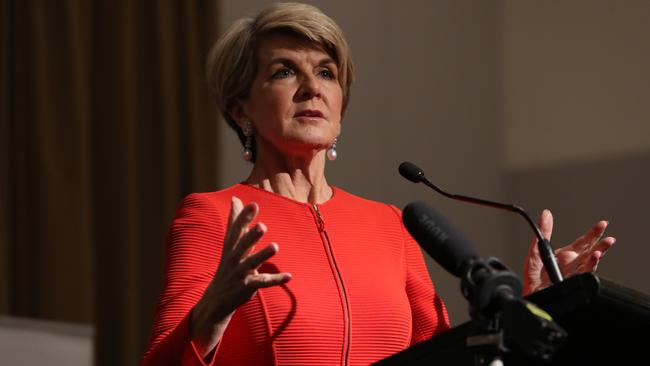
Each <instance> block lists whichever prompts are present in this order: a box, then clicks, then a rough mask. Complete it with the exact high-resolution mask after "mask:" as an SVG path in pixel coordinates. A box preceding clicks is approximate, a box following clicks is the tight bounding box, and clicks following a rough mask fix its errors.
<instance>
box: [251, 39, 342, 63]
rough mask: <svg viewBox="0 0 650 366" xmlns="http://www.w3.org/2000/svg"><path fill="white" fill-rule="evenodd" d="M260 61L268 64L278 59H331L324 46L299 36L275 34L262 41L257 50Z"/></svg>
mask: <svg viewBox="0 0 650 366" xmlns="http://www.w3.org/2000/svg"><path fill="white" fill-rule="evenodd" d="M257 56H258V61H259V62H260V63H261V64H268V63H269V62H272V61H273V60H274V59H277V58H289V59H294V58H298V59H299V58H315V59H318V60H317V61H319V62H320V61H321V60H322V59H323V58H330V57H331V55H329V54H328V53H327V52H326V51H325V49H324V48H323V46H322V45H320V44H318V43H316V42H314V41H311V40H309V39H307V38H305V37H300V36H297V35H291V34H285V33H274V34H269V35H266V36H264V37H263V38H262V39H260V42H259V44H258V49H257Z"/></svg>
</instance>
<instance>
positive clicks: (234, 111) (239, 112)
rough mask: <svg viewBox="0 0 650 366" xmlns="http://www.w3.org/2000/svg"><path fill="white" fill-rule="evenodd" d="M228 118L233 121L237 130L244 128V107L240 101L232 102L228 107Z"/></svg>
mask: <svg viewBox="0 0 650 366" xmlns="http://www.w3.org/2000/svg"><path fill="white" fill-rule="evenodd" d="M230 116H232V118H233V119H234V120H235V122H236V123H237V125H238V126H239V128H242V129H243V128H244V123H245V122H246V120H248V117H246V113H245V112H244V105H243V104H242V102H241V101H240V100H237V101H235V102H233V104H232V106H231V107H230Z"/></svg>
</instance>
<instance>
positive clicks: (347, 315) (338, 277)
mask: <svg viewBox="0 0 650 366" xmlns="http://www.w3.org/2000/svg"><path fill="white" fill-rule="evenodd" d="M312 206H313V207H314V212H315V213H316V219H317V224H318V231H319V232H320V233H322V234H323V237H324V238H325V243H326V244H327V251H328V252H329V256H330V258H331V259H332V263H333V264H334V270H335V271H336V280H337V281H338V284H339V286H340V287H341V292H342V295H343V302H344V304H345V307H344V308H343V312H344V314H343V316H344V323H345V337H344V339H343V342H344V344H343V359H342V364H343V365H344V366H346V365H348V363H349V360H348V358H349V356H350V304H349V302H348V294H347V291H345V285H344V284H343V277H342V276H341V271H340V270H339V266H338V264H336V259H335V258H334V252H333V251H332V243H331V242H330V238H329V236H327V231H325V221H324V220H323V217H322V216H321V214H320V211H319V210H318V205H316V204H313V205H312Z"/></svg>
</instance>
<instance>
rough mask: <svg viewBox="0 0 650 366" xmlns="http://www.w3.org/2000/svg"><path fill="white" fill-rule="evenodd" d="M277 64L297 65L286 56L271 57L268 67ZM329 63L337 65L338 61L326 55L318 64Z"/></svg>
mask: <svg viewBox="0 0 650 366" xmlns="http://www.w3.org/2000/svg"><path fill="white" fill-rule="evenodd" d="M275 64H282V65H287V66H295V65H296V64H295V62H293V60H291V59H289V58H286V57H276V58H274V59H271V61H269V63H268V67H270V66H273V65H275ZM328 64H334V65H336V62H335V61H334V60H333V59H332V58H331V57H325V58H323V59H322V60H320V61H319V62H318V65H317V66H323V65H328Z"/></svg>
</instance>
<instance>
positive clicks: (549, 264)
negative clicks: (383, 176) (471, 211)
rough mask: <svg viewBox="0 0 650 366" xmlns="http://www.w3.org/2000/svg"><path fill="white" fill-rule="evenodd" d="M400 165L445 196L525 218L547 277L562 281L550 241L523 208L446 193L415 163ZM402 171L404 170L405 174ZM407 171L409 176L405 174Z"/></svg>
mask: <svg viewBox="0 0 650 366" xmlns="http://www.w3.org/2000/svg"><path fill="white" fill-rule="evenodd" d="M402 166H405V169H404V171H403V170H402ZM402 166H400V174H402V175H403V176H404V177H405V178H407V179H409V180H410V181H412V182H417V181H420V182H422V183H424V184H426V185H427V186H429V187H430V188H431V189H433V190H434V191H436V192H438V193H440V194H441V195H443V196H445V197H447V198H451V199H454V200H458V201H463V202H468V203H474V204H478V205H481V206H487V207H493V208H498V209H502V210H506V211H510V212H516V213H517V214H519V215H521V216H522V217H523V218H524V219H525V220H526V222H528V225H530V227H531V228H532V229H533V232H534V233H535V236H536V237H537V248H538V249H539V254H540V256H541V258H542V263H544V268H545V269H546V273H548V277H549V278H550V279H551V282H553V283H559V282H562V280H563V278H562V272H561V271H560V267H559V266H558V264H557V260H556V259H555V253H554V252H553V247H552V246H551V243H550V242H549V241H548V240H547V239H546V238H544V237H543V236H542V233H541V231H540V230H539V228H538V227H537V225H535V223H534V222H533V220H532V219H531V218H530V215H528V213H527V212H526V211H525V210H524V209H523V208H521V207H519V206H516V205H512V204H505V203H500V202H494V201H488V200H484V199H481V198H474V197H468V196H463V195H460V194H452V193H447V192H445V191H443V190H442V189H440V188H438V187H437V186H436V185H435V184H433V183H431V181H430V180H429V179H427V177H426V176H425V175H424V172H423V171H422V170H421V169H420V168H418V167H417V166H415V164H413V163H408V162H404V163H402ZM409 170H410V172H409ZM404 172H406V175H405V173H404ZM409 173H410V177H409V176H407V175H408V174H409Z"/></svg>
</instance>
